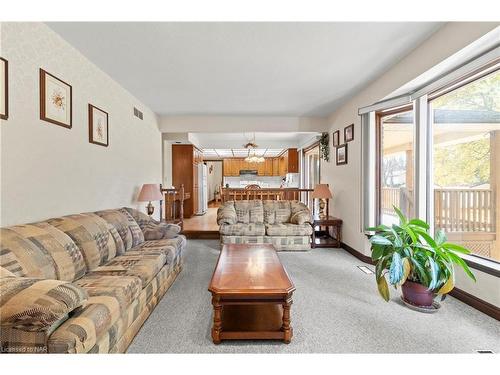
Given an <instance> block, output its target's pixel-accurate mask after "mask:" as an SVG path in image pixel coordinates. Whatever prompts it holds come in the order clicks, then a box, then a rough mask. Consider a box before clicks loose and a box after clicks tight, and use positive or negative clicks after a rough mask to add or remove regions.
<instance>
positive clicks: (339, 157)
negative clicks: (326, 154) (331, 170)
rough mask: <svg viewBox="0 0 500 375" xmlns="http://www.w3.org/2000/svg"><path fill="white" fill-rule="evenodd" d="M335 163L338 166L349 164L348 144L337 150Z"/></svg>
mask: <svg viewBox="0 0 500 375" xmlns="http://www.w3.org/2000/svg"><path fill="white" fill-rule="evenodd" d="M335 153H336V154H335V161H336V164H337V165H343V164H347V143H345V144H343V145H342V146H338V147H337V148H336V149H335Z"/></svg>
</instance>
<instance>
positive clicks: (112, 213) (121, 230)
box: [94, 210, 137, 254]
mask: <svg viewBox="0 0 500 375" xmlns="http://www.w3.org/2000/svg"><path fill="white" fill-rule="evenodd" d="M94 213H95V214H96V215H98V216H99V217H102V218H103V219H104V220H106V221H107V222H108V223H109V224H111V225H112V226H113V227H114V228H115V229H116V231H117V232H118V234H119V235H120V238H121V240H122V243H123V246H124V250H125V251H126V250H129V249H131V248H132V244H133V240H132V232H131V230H130V228H129V218H128V217H127V216H126V215H125V214H124V213H123V212H120V211H119V210H103V211H96V212H94ZM135 225H137V224H135ZM120 250H121V249H120ZM117 254H123V252H119V251H117Z"/></svg>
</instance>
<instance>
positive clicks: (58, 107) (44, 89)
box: [40, 69, 73, 129]
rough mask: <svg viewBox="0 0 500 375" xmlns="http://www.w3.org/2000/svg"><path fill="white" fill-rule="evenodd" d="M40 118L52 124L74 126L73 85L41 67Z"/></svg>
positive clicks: (66, 126)
mask: <svg viewBox="0 0 500 375" xmlns="http://www.w3.org/2000/svg"><path fill="white" fill-rule="evenodd" d="M40 119H41V120H44V121H47V122H50V123H52V124H56V125H60V126H64V127H65V128H70V129H71V127H72V121H73V98H72V87H71V85H69V84H67V83H66V82H64V81H62V80H60V79H59V78H57V77H55V76H53V75H52V74H50V73H48V72H46V71H45V70H43V69H40Z"/></svg>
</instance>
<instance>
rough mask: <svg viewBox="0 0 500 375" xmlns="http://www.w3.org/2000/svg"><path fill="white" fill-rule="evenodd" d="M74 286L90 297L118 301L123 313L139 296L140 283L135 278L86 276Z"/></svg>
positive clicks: (138, 279)
mask: <svg viewBox="0 0 500 375" xmlns="http://www.w3.org/2000/svg"><path fill="white" fill-rule="evenodd" d="M75 284H76V285H78V286H79V287H81V288H82V289H84V290H85V291H86V292H87V294H88V295H89V296H90V297H95V296H109V297H113V298H115V299H116V300H117V301H118V304H119V305H120V309H121V310H122V312H125V311H126V309H127V308H128V306H130V305H131V304H132V302H133V301H134V300H135V299H136V298H137V297H138V296H139V294H140V293H141V290H142V282H141V279H140V278H139V277H136V276H119V277H117V276H108V275H96V274H93V275H86V276H84V277H82V278H81V279H80V280H77V281H75Z"/></svg>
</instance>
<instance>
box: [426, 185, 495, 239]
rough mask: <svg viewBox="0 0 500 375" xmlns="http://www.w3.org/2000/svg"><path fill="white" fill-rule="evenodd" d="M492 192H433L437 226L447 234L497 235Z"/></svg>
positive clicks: (436, 190)
mask: <svg viewBox="0 0 500 375" xmlns="http://www.w3.org/2000/svg"><path fill="white" fill-rule="evenodd" d="M494 207H495V200H494V194H493V191H492V190H490V189H434V222H435V226H436V227H437V228H441V229H444V230H445V231H446V232H495V215H494Z"/></svg>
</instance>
